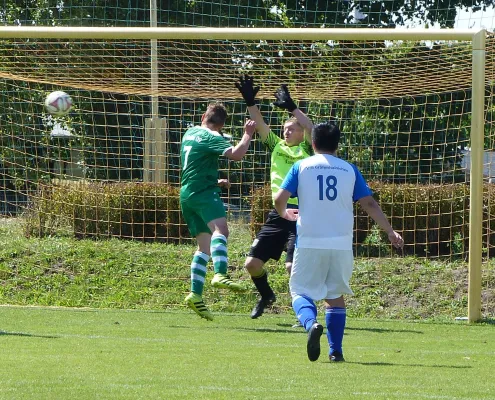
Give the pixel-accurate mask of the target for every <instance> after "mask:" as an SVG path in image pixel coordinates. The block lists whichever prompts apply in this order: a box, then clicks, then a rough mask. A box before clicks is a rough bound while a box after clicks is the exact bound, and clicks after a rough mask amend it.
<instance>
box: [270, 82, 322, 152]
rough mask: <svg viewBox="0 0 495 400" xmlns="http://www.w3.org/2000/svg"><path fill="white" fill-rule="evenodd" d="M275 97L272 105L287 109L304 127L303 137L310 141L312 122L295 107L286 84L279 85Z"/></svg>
mask: <svg viewBox="0 0 495 400" xmlns="http://www.w3.org/2000/svg"><path fill="white" fill-rule="evenodd" d="M275 97H276V98H277V101H275V102H273V105H275V106H277V107H280V108H283V109H284V110H287V111H289V112H290V113H291V114H292V115H293V116H294V117H296V119H297V122H299V123H300V124H301V126H302V127H303V129H304V138H305V139H306V141H307V142H308V143H311V130H312V129H313V122H311V120H310V119H309V118H308V116H307V115H306V114H304V113H303V112H302V111H301V110H300V109H299V108H297V104H296V103H295V102H294V100H292V97H291V96H290V92H289V88H288V87H287V85H280V87H279V88H278V89H277V91H276V92H275Z"/></svg>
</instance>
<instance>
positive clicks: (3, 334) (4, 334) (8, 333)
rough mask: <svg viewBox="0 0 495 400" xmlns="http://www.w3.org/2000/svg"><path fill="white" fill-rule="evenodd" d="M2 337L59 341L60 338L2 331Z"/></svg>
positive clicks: (0, 333)
mask: <svg viewBox="0 0 495 400" xmlns="http://www.w3.org/2000/svg"><path fill="white" fill-rule="evenodd" d="M0 336H23V337H33V338H43V339H58V338H59V337H58V336H52V335H34V334H32V333H22V332H6V331H0Z"/></svg>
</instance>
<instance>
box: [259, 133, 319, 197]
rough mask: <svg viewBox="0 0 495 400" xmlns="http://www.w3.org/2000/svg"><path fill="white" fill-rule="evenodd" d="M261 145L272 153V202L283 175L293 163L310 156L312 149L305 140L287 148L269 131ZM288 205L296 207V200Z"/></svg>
mask: <svg viewBox="0 0 495 400" xmlns="http://www.w3.org/2000/svg"><path fill="white" fill-rule="evenodd" d="M263 144H264V145H265V146H266V147H267V148H268V150H270V151H271V153H272V157H271V166H270V182H271V189H272V200H273V198H274V196H275V194H276V193H277V192H278V191H279V189H280V185H281V184H282V182H283V180H284V178H285V175H287V173H288V172H289V170H290V169H291V167H292V166H293V165H294V163H295V162H296V161H299V160H302V159H304V158H306V157H309V156H310V155H312V154H313V149H312V148H311V145H310V144H309V143H308V142H307V141H306V140H303V141H302V142H301V143H300V144H299V145H297V146H290V147H289V146H288V145H287V143H286V142H285V140H284V139H281V138H280V137H278V136H277V135H275V134H274V133H273V132H271V131H270V133H269V134H268V137H267V138H266V140H265V141H264V142H263ZM288 203H289V204H295V205H297V198H292V199H289V201H288Z"/></svg>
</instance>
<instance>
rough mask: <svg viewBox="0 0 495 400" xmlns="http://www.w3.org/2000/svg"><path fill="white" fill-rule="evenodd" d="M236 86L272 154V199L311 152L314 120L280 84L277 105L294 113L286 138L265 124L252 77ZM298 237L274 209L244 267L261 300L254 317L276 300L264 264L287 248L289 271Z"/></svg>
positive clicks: (291, 224) (294, 204)
mask: <svg viewBox="0 0 495 400" xmlns="http://www.w3.org/2000/svg"><path fill="white" fill-rule="evenodd" d="M236 87H237V89H238V90H239V92H240V93H241V94H242V97H243V98H244V101H245V102H246V105H247V107H248V111H249V115H250V117H251V119H252V120H254V121H256V131H257V132H258V134H259V135H260V139H261V141H262V142H263V144H264V145H265V146H266V147H267V149H268V150H269V151H270V152H271V153H272V154H271V167H270V183H271V190H272V198H273V197H274V196H275V194H276V193H277V192H278V191H279V189H280V185H281V183H282V181H283V180H284V178H285V175H287V173H288V172H289V170H290V169H291V167H292V165H293V164H294V163H295V162H296V161H299V160H302V159H304V158H306V157H309V156H310V155H312V154H313V153H312V148H311V130H312V128H313V123H312V122H311V120H310V119H309V118H308V116H307V115H306V114H304V113H303V112H302V111H301V110H300V109H299V108H297V105H296V104H295V103H294V101H293V100H292V98H291V96H290V93H289V90H288V88H287V85H281V86H280V88H278V90H277V91H276V92H275V97H276V99H277V100H276V101H275V102H274V103H273V104H274V105H275V106H277V107H279V108H282V109H285V110H287V111H289V112H290V113H291V114H292V117H291V118H290V119H288V120H287V121H286V122H285V124H284V126H283V137H284V138H283V139H282V138H280V137H279V136H278V135H276V134H275V133H273V132H272V131H271V129H270V127H269V126H268V125H267V124H266V123H265V121H264V120H263V117H262V115H261V112H260V110H259V108H258V107H257V106H256V104H255V97H256V94H257V92H258V90H259V87H255V86H254V83H253V78H252V77H250V76H243V77H240V78H239V81H238V82H236ZM288 207H292V208H297V198H294V199H290V200H289V204H288ZM295 240H296V223H295V222H294V221H288V220H286V219H284V218H282V217H280V216H279V215H278V213H277V211H276V210H275V209H273V210H271V211H270V213H269V214H268V218H267V220H266V221H265V223H264V225H263V227H262V228H261V230H260V231H259V232H258V234H257V235H256V239H255V240H254V242H253V244H252V246H251V250H250V252H249V254H248V257H247V258H246V262H245V264H244V266H245V267H246V269H247V271H248V272H249V274H250V275H251V279H252V280H253V283H254V285H255V286H256V289H258V292H259V293H260V296H261V297H260V299H259V300H258V302H257V304H256V305H255V307H254V308H253V311H252V312H251V318H258V317H260V316H261V315H262V314H263V312H264V310H265V307H267V306H269V305H271V304H272V303H273V302H274V301H275V300H276V298H275V294H274V293H273V290H272V288H271V287H270V284H269V283H268V277H267V273H266V270H265V269H264V265H265V263H266V262H267V261H268V260H269V259H274V260H278V259H280V256H281V255H282V251H283V250H284V249H286V250H287V255H286V258H285V266H286V268H287V272H288V273H289V274H290V271H291V267H292V259H293V255H294V245H295Z"/></svg>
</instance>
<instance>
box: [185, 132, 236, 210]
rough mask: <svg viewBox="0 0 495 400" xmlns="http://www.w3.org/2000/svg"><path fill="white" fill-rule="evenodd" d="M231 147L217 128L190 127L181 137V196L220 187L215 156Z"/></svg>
mask: <svg viewBox="0 0 495 400" xmlns="http://www.w3.org/2000/svg"><path fill="white" fill-rule="evenodd" d="M231 147H232V144H230V142H228V141H227V140H226V139H225V138H224V137H223V136H222V135H220V134H219V133H218V132H215V131H212V130H210V129H208V128H205V127H202V126H195V127H193V128H190V129H188V130H187V131H186V133H185V134H184V137H183V138H182V144H181V147H180V160H181V164H182V174H181V188H180V198H181V200H186V199H188V198H189V197H190V196H192V195H194V194H197V193H201V192H203V191H205V190H213V191H217V192H218V191H220V188H219V187H218V157H219V156H221V155H222V154H225V152H226V151H227V150H228V149H230V148H231Z"/></svg>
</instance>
